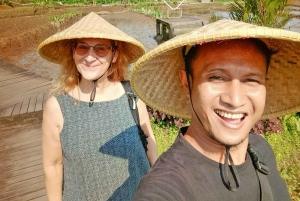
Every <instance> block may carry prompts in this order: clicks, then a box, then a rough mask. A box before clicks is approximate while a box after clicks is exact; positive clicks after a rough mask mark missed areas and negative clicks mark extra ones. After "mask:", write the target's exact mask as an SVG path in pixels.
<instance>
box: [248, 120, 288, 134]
mask: <svg viewBox="0 0 300 201" xmlns="http://www.w3.org/2000/svg"><path fill="white" fill-rule="evenodd" d="M282 129H283V126H282V124H281V123H280V118H272V119H266V120H259V121H258V122H257V123H256V124H255V125H254V127H253V128H252V130H251V131H253V132H254V133H257V134H263V135H264V134H267V133H280V132H281V131H282Z"/></svg>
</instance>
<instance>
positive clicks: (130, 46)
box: [38, 12, 146, 65]
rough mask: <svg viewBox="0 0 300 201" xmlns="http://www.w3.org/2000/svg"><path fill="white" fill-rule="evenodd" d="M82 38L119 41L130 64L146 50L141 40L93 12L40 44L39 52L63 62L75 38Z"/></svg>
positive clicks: (54, 60) (48, 57) (46, 57)
mask: <svg viewBox="0 0 300 201" xmlns="http://www.w3.org/2000/svg"><path fill="white" fill-rule="evenodd" d="M80 38H102V39H110V40H115V41H118V44H117V46H118V50H119V51H120V52H121V53H122V54H124V55H125V56H126V58H127V59H128V64H130V63H133V62H135V61H136V60H137V59H138V58H139V57H141V56H142V55H143V54H144V53H145V51H146V50H145V47H144V45H143V44H141V43H140V42H139V41H137V40H136V39H134V38H133V37H131V36H129V35H127V34H126V33H124V32H122V31H121V30H119V29H118V28H116V27H115V26H113V25H111V24H110V23H109V22H107V21H106V20H104V19H103V18H102V17H100V16H99V15H97V14H96V13H94V12H92V13H89V14H88V15H86V16H85V17H83V18H82V19H81V20H79V21H78V22H76V23H75V24H73V25H72V26H70V27H69V28H67V29H65V30H63V31H61V32H59V33H56V34H54V35H53V36H51V37H49V38H47V39H46V40H45V41H43V42H42V43H41V44H40V45H39V46H38V52H39V54H40V55H41V57H43V58H44V59H46V60H48V61H50V62H54V63H58V64H62V62H63V60H64V59H65V58H66V57H67V56H69V52H68V50H70V49H71V45H72V42H74V39H80ZM124 65H127V64H124Z"/></svg>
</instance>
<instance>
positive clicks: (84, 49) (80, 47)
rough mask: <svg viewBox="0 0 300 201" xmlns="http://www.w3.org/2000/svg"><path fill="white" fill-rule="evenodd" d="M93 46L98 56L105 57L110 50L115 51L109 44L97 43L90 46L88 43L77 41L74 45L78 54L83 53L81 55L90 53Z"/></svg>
mask: <svg viewBox="0 0 300 201" xmlns="http://www.w3.org/2000/svg"><path fill="white" fill-rule="evenodd" d="M91 47H92V48H93V51H94V52H95V54H96V55H97V56H98V57H105V56H106V55H107V54H108V52H109V51H110V50H112V51H114V47H113V46H108V45H105V44H97V45H95V46H90V45H88V44H86V43H83V42H79V43H75V44H74V45H73V48H74V50H75V52H76V53H77V54H78V55H81V56H84V55H86V54H88V52H89V51H90V48H91Z"/></svg>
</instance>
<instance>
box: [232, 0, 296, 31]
mask: <svg viewBox="0 0 300 201" xmlns="http://www.w3.org/2000/svg"><path fill="white" fill-rule="evenodd" d="M289 4H290V0H234V2H233V3H231V4H229V10H230V12H229V16H230V18H231V19H234V20H238V21H244V22H248V23H252V24H256V25H262V26H267V27H276V28H282V27H283V26H284V25H285V24H286V23H287V22H288V21H289V20H290V18H291V16H290V10H289V8H288V7H287V5H289Z"/></svg>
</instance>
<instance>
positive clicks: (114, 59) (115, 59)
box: [112, 50, 119, 63]
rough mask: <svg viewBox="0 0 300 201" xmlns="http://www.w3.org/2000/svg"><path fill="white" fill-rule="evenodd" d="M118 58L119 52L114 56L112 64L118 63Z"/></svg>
mask: <svg viewBox="0 0 300 201" xmlns="http://www.w3.org/2000/svg"><path fill="white" fill-rule="evenodd" d="M118 56H119V51H118V50H116V51H115V52H114V54H113V59H112V63H115V62H116V61H117V58H118Z"/></svg>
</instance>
